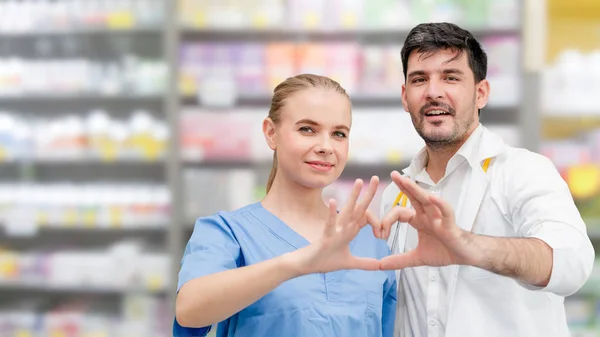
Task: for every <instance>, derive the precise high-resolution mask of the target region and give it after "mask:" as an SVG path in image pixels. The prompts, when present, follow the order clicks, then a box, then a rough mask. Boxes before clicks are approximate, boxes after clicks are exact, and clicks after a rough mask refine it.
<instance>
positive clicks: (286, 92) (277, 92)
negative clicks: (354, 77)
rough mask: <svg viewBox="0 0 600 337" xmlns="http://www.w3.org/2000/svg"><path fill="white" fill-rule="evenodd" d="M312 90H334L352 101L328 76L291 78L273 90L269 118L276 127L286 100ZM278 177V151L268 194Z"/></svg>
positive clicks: (309, 75) (275, 155)
mask: <svg viewBox="0 0 600 337" xmlns="http://www.w3.org/2000/svg"><path fill="white" fill-rule="evenodd" d="M310 88H325V89H332V90H334V91H335V92H338V93H340V94H342V95H344V96H346V97H348V99H350V97H349V96H348V93H346V90H345V89H344V88H342V86H341V85H340V84H339V83H338V82H336V81H334V80H332V79H331V78H329V77H326V76H320V75H314V74H300V75H296V76H294V77H289V78H287V79H286V80H285V81H283V82H281V83H280V84H279V85H277V86H276V87H275V89H274V90H273V98H272V99H271V108H270V109H269V118H270V119H271V120H272V121H273V123H274V124H275V125H278V124H279V123H280V122H281V108H283V106H284V105H285V100H286V98H288V97H290V96H291V95H292V94H294V93H296V92H298V91H301V90H304V89H310ZM275 175H277V150H275V151H274V152H273V166H272V168H271V173H270V174H269V179H268V180H267V192H269V190H270V189H271V186H273V181H274V180H275Z"/></svg>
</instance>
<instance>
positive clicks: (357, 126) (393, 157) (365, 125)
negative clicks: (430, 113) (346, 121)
mask: <svg viewBox="0 0 600 337" xmlns="http://www.w3.org/2000/svg"><path fill="white" fill-rule="evenodd" d="M423 145H424V143H423V140H422V139H421V138H420V137H419V135H418V134H417V132H416V131H415V129H414V127H413V125H412V121H411V119H410V115H409V114H408V113H407V112H405V111H403V110H402V109H401V108H400V109H394V110H386V109H372V110H370V109H369V110H367V109H361V110H355V112H354V114H353V117H352V131H351V133H350V158H349V161H350V162H351V163H375V164H377V163H381V164H383V163H386V162H387V163H399V162H406V161H408V160H410V159H411V158H412V157H413V156H414V155H415V154H416V153H417V152H418V151H419V150H420V149H421V147H422V146H423Z"/></svg>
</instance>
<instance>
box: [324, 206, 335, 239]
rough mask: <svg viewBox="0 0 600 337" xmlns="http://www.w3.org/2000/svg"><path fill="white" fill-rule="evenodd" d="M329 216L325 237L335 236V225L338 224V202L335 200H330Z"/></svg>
mask: <svg viewBox="0 0 600 337" xmlns="http://www.w3.org/2000/svg"><path fill="white" fill-rule="evenodd" d="M328 207H329V216H328V217H327V222H326V223H325V235H327V236H333V235H335V224H336V223H337V202H336V201H335V199H329V205H328Z"/></svg>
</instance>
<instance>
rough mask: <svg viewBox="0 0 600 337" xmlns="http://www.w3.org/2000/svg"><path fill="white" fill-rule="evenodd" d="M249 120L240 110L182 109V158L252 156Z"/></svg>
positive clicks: (218, 158) (247, 158)
mask: <svg viewBox="0 0 600 337" xmlns="http://www.w3.org/2000/svg"><path fill="white" fill-rule="evenodd" d="M251 125H252V124H251V121H250V120H249V118H248V116H244V115H243V113H228V112H225V111H220V112H205V111H200V112H194V111H190V112H184V113H182V115H181V121H180V127H181V136H180V146H181V152H182V153H181V155H182V158H183V159H184V160H190V161H249V160H251V157H252V134H251V132H253V130H252V128H251Z"/></svg>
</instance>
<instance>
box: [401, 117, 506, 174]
mask: <svg viewBox="0 0 600 337" xmlns="http://www.w3.org/2000/svg"><path fill="white" fill-rule="evenodd" d="M505 148H506V143H505V142H504V141H503V140H502V138H501V137H500V136H498V135H496V134H494V133H493V132H490V131H489V130H488V129H487V128H486V127H485V126H483V125H482V124H481V123H480V124H479V125H478V126H477V128H476V129H475V131H473V133H472V134H471V135H470V136H469V138H468V139H467V141H466V142H465V143H464V144H463V145H462V146H461V147H460V149H459V150H458V151H457V153H456V154H455V156H462V157H464V158H465V159H466V160H467V162H468V163H469V165H470V166H471V168H472V169H476V170H477V169H480V168H481V163H482V162H483V161H484V160H485V159H486V158H493V157H496V156H497V155H499V154H500V153H502V152H503V151H504V150H505ZM427 159H428V158H427V150H426V147H423V148H422V149H421V150H420V151H419V152H418V153H417V155H416V156H415V157H414V159H413V160H411V162H410V165H409V166H408V167H407V168H405V169H404V170H402V173H403V174H405V175H406V176H409V177H416V176H417V175H418V174H419V172H421V171H422V170H423V168H425V166H426V165H427Z"/></svg>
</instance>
